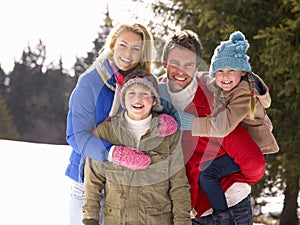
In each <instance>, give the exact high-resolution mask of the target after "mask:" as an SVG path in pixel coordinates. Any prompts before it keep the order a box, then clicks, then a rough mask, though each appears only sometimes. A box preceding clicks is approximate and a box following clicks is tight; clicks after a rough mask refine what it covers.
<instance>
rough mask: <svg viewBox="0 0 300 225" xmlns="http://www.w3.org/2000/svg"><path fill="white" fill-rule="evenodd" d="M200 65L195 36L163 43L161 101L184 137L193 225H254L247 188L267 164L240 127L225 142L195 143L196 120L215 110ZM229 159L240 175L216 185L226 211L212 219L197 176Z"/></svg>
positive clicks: (180, 35)
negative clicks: (214, 162)
mask: <svg viewBox="0 0 300 225" xmlns="http://www.w3.org/2000/svg"><path fill="white" fill-rule="evenodd" d="M200 62H201V44H200V41H199V39H198V36H197V35H196V34H195V33H194V32H192V31H190V30H183V31H180V32H178V33H175V34H174V35H173V36H172V37H171V38H170V39H169V40H168V41H167V43H166V45H165V48H164V52H163V57H162V64H163V66H164V67H165V69H166V76H165V77H163V78H162V79H161V82H160V85H159V89H160V94H161V98H162V99H164V100H168V101H170V102H171V103H172V105H173V106H174V107H175V108H176V109H177V110H178V112H179V115H180V121H181V124H180V127H181V129H182V130H184V131H183V134H182V148H183V152H184V155H185V161H186V171H187V176H188V179H189V183H190V185H191V189H190V192H191V214H192V216H193V219H192V221H193V224H194V225H199V224H203V225H204V224H206V225H209V224H234V223H237V224H239V225H240V224H243V225H250V224H252V223H253V222H252V208H251V200H250V192H251V184H253V183H256V182H258V181H259V180H260V179H261V178H262V177H263V175H264V169H265V159H264V157H263V155H262V153H261V151H260V149H259V148H258V146H257V145H256V144H255V142H254V141H253V140H252V139H251V137H250V135H249V134H248V133H247V132H246V131H245V129H244V128H243V127H242V126H241V125H239V126H238V127H237V128H236V129H235V130H234V131H232V133H230V134H229V135H228V136H226V137H225V138H223V139H220V138H214V137H196V136H193V135H192V133H193V132H196V130H185V129H186V128H184V127H190V129H191V128H192V127H193V129H197V126H195V124H193V123H192V119H193V118H194V117H195V116H196V117H204V116H209V115H210V114H211V112H212V110H213V94H212V93H210V92H209V91H208V90H207V88H206V87H205V85H204V84H203V83H202V81H201V79H200V76H199V75H198V73H197V70H198V69H199V66H200ZM225 153H227V154H228V155H229V156H231V157H232V158H233V159H234V161H235V162H236V163H237V164H238V165H239V167H240V171H241V172H239V173H235V174H231V175H228V176H226V177H224V178H222V179H221V180H220V183H221V186H222V188H223V190H224V192H225V196H226V200H227V203H228V206H229V207H230V210H229V211H227V212H221V213H217V214H216V213H212V210H211V207H210V204H209V201H208V199H207V197H206V196H205V194H204V192H203V190H202V189H201V188H200V186H199V184H198V179H199V175H200V172H201V170H202V169H203V168H205V165H206V163H207V162H209V161H210V160H213V159H214V158H215V157H220V156H222V155H224V154H225Z"/></svg>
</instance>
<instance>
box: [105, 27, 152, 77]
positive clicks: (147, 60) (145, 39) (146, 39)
mask: <svg viewBox="0 0 300 225" xmlns="http://www.w3.org/2000/svg"><path fill="white" fill-rule="evenodd" d="M124 31H129V32H132V33H135V34H137V35H139V36H140V37H141V38H142V57H141V59H140V61H139V63H138V65H139V66H140V68H141V69H144V70H145V71H146V72H147V73H151V63H152V42H153V41H152V40H153V39H152V36H151V34H150V33H149V31H148V30H147V29H146V28H145V27H144V26H143V25H141V24H139V23H135V24H132V25H128V24H121V25H119V26H118V27H115V28H114V29H112V30H111V31H110V33H109V35H108V37H107V39H106V42H105V45H104V46H103V48H102V49H101V50H100V51H99V56H100V55H102V54H105V55H106V57H107V58H108V59H112V58H113V51H112V50H113V48H114V46H115V44H116V39H117V38H118V37H119V35H120V34H121V33H122V32H124Z"/></svg>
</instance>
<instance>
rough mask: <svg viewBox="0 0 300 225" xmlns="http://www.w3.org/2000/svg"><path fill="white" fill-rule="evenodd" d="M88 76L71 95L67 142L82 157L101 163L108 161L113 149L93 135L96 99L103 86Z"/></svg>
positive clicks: (81, 80)
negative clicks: (109, 153) (109, 151)
mask: <svg viewBox="0 0 300 225" xmlns="http://www.w3.org/2000/svg"><path fill="white" fill-rule="evenodd" d="M88 75H89V76H83V77H80V78H79V80H78V83H77V85H76V87H75V89H74V90H73V92H72V94H71V97H70V101H69V112H68V116H67V130H66V140H67V142H68V144H69V145H71V146H72V148H73V149H74V150H75V151H76V152H77V153H79V154H80V155H82V156H85V157H90V158H94V159H97V160H99V161H106V160H107V156H108V150H107V149H109V148H110V147H111V144H110V143H109V142H107V141H104V140H101V139H99V138H97V137H95V136H93V135H92V130H94V129H95V125H96V124H95V108H96V105H95V104H96V103H95V98H97V97H98V95H99V93H100V91H101V86H100V83H99V81H97V80H96V78H94V76H93V75H91V74H88ZM96 81H97V82H96ZM93 83H97V84H99V86H97V87H95V84H93ZM102 85H103V84H102ZM103 116H104V115H103ZM106 116H107V115H106Z"/></svg>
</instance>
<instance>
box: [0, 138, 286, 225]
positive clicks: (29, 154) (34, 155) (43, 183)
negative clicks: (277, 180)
mask: <svg viewBox="0 0 300 225" xmlns="http://www.w3.org/2000/svg"><path fill="white" fill-rule="evenodd" d="M70 150H71V149H70V147H69V146H66V145H48V144H37V143H28V142H18V141H9V140H0V154H1V163H0V174H1V186H0V193H1V195H2V196H1V211H0V214H1V218H2V222H1V224H5V225H20V224H30V225H40V224H43V225H54V224H57V225H68V208H69V179H68V178H67V177H66V176H65V175H64V173H65V169H66V166H67V163H68V158H69V155H70ZM267 202H269V204H267V205H266V206H265V207H264V208H263V209H262V210H263V213H264V214H266V215H267V214H268V212H272V213H278V212H280V211H281V209H282V202H283V196H279V197H277V198H276V197H275V198H271V199H268V200H267Z"/></svg>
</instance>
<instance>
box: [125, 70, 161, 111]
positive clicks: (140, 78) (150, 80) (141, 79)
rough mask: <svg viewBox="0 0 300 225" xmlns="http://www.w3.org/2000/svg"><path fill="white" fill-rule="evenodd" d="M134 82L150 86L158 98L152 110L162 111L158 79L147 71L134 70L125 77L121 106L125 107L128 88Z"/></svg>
mask: <svg viewBox="0 0 300 225" xmlns="http://www.w3.org/2000/svg"><path fill="white" fill-rule="evenodd" d="M133 84H142V85H144V86H146V87H148V88H149V89H150V90H151V92H152V94H153V96H154V97H155V100H156V105H155V106H153V108H152V110H154V111H156V112H161V111H162V105H161V101H160V97H159V94H158V82H157V79H156V78H155V77H154V76H153V75H152V74H149V73H146V72H145V71H138V72H134V73H132V74H130V75H128V76H127V77H126V78H125V81H124V85H123V86H122V88H121V92H120V102H121V106H122V107H123V108H124V109H125V100H124V98H125V92H126V90H127V88H128V87H130V86H131V85H133Z"/></svg>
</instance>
